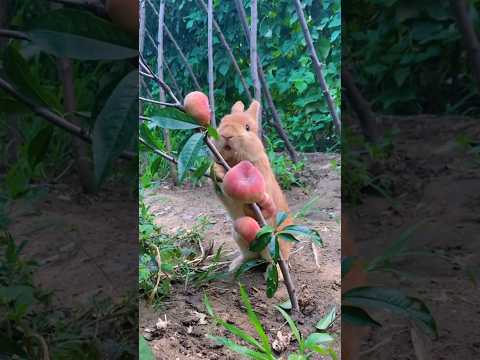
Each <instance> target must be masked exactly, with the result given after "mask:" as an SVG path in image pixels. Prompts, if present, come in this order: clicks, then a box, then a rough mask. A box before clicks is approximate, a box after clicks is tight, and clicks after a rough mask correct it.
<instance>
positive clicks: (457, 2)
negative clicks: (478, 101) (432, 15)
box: [451, 0, 480, 94]
mask: <svg viewBox="0 0 480 360" xmlns="http://www.w3.org/2000/svg"><path fill="white" fill-rule="evenodd" d="M451 4H452V7H453V10H454V13H455V19H456V21H457V27H458V29H459V30H460V33H461V34H462V38H463V43H464V46H465V48H466V49H467V52H468V56H469V58H470V63H471V66H472V70H473V74H474V76H475V79H476V81H477V87H478V91H479V94H480V45H479V42H478V37H477V34H476V33H475V28H474V27H473V20H472V18H471V16H470V14H469V11H468V4H469V2H468V1H466V0H451Z"/></svg>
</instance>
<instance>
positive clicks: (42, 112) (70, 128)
mask: <svg viewBox="0 0 480 360" xmlns="http://www.w3.org/2000/svg"><path fill="white" fill-rule="evenodd" d="M0 88H1V89H3V90H5V92H7V93H8V94H10V95H11V96H13V97H14V98H15V99H17V100H19V101H20V102H22V103H23V104H25V105H26V106H28V107H29V108H30V110H32V111H33V112H34V113H35V114H37V115H38V116H40V117H42V118H44V119H45V120H47V121H49V122H50V123H52V124H53V125H55V126H58V127H60V128H62V129H63V130H65V131H67V132H69V133H70V134H73V135H75V136H77V137H79V138H80V139H82V140H83V141H86V142H88V143H91V142H92V138H91V136H90V134H89V133H88V131H87V130H85V129H83V128H81V127H79V126H76V125H74V124H72V123H71V122H69V121H68V120H66V119H65V118H63V117H61V116H59V115H57V114H56V113H54V112H53V111H51V110H50V109H48V108H46V107H44V106H40V105H37V103H36V102H34V101H33V100H31V99H30V98H28V97H26V96H24V95H22V94H20V93H19V92H18V91H17V90H16V89H15V88H14V87H13V86H12V85H11V84H10V83H9V82H7V81H6V80H4V79H2V78H0ZM120 156H121V157H122V158H124V159H128V160H130V159H134V158H135V157H136V156H137V155H136V154H135V153H133V152H131V151H124V152H123V153H122V154H121V155H120Z"/></svg>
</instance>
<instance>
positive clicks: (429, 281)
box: [350, 116, 480, 360]
mask: <svg viewBox="0 0 480 360" xmlns="http://www.w3.org/2000/svg"><path fill="white" fill-rule="evenodd" d="M383 123H384V126H385V128H392V127H397V128H398V130H399V133H398V135H397V136H396V137H395V147H396V152H395V156H394V159H392V160H391V161H389V162H388V163H387V164H385V167H384V169H383V173H384V174H388V175H389V176H390V177H391V178H392V179H394V184H395V186H394V191H395V194H394V195H395V199H396V201H397V202H398V207H397V209H394V208H393V207H392V205H391V203H390V202H389V201H387V200H386V199H385V198H383V197H380V196H376V195H374V194H370V195H367V196H366V198H365V201H364V203H363V204H361V205H360V206H359V207H357V208H356V209H354V210H353V211H350V212H351V214H352V217H353V219H352V220H353V221H352V223H355V225H354V226H353V232H354V233H355V234H356V238H357V239H356V240H357V241H358V242H359V247H360V251H361V253H362V254H363V255H364V256H365V257H367V258H371V257H372V256H376V255H379V254H381V253H382V252H383V250H384V249H385V248H386V246H387V245H388V244H390V243H391V242H392V241H394V240H395V239H397V238H398V236H399V235H400V234H401V233H402V232H403V231H405V230H406V229H407V228H409V227H410V226H412V225H413V224H416V223H418V222H419V221H421V220H425V224H424V225H423V226H421V227H420V228H418V229H417V231H416V232H415V233H414V235H413V237H412V238H411V240H410V243H409V244H410V249H411V250H412V251H417V250H420V251H427V252H429V253H430V255H433V256H417V257H406V258H404V259H403V260H402V261H400V262H398V263H397V264H396V266H395V269H397V270H400V271H402V272H405V273H408V277H406V278H404V279H400V280H399V279H397V278H395V277H393V276H392V275H388V274H385V273H373V274H371V275H370V276H369V279H370V281H371V282H372V283H373V284H377V285H386V286H393V287H400V288H401V289H404V290H405V291H406V293H407V294H410V295H413V296H416V297H419V298H421V299H423V300H424V301H425V302H426V304H427V305H428V307H429V308H430V309H431V311H432V313H433V316H434V318H435V319H436V322H437V326H438V330H439V338H438V339H437V340H432V339H430V338H429V337H427V336H424V335H423V334H422V333H421V332H419V331H417V330H414V334H413V335H412V332H411V325H410V324H409V322H408V321H406V320H404V319H402V318H399V317H395V316H394V315H386V314H374V317H375V318H377V319H379V320H380V321H381V322H383V324H384V326H383V327H381V328H378V329H375V330H371V331H370V332H369V335H368V337H367V339H366V341H365V343H364V345H363V348H362V352H363V356H362V359H364V360H367V359H368V360H377V359H378V360H380V359H392V360H395V359H438V360H441V359H462V360H463V359H465V360H467V359H480V298H479V295H480V293H479V288H478V285H475V284H474V283H473V282H472V280H471V277H470V276H469V269H470V268H473V269H476V270H475V272H476V276H477V281H478V275H479V272H478V269H479V265H480V235H479V234H480V163H479V162H478V161H479V160H478V159H479V158H478V156H477V163H474V158H473V156H472V155H466V154H464V153H463V152H462V151H460V150H459V149H458V147H456V146H455V139H456V138H457V137H458V136H460V135H462V134H463V135H468V136H469V137H471V138H473V139H476V140H477V142H478V140H479V139H480V123H479V120H478V119H467V118H452V117H449V118H437V117H432V116H422V117H413V118H385V119H383ZM412 339H413V341H412Z"/></svg>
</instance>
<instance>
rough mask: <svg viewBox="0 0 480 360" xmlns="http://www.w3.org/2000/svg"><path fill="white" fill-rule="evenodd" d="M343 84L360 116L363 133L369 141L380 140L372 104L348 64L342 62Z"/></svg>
mask: <svg viewBox="0 0 480 360" xmlns="http://www.w3.org/2000/svg"><path fill="white" fill-rule="evenodd" d="M342 85H343V86H344V87H345V94H346V95H347V97H348V99H349V100H350V103H351V106H352V108H353V110H354V111H355V113H356V114H357V116H358V120H359V121H360V126H361V128H362V132H363V135H364V136H365V139H367V141H370V142H373V143H376V142H377V141H378V129H377V123H376V120H375V115H374V114H373V112H372V109H371V108H370V104H369V103H368V102H367V100H365V98H364V97H363V96H362V94H361V93H360V90H358V88H357V86H356V84H355V81H354V79H353V76H352V75H351V74H350V72H349V71H348V69H347V65H346V64H345V63H344V64H342Z"/></svg>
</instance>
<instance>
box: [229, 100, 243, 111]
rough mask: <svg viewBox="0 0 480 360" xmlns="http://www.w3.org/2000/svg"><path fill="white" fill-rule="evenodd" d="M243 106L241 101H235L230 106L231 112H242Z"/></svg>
mask: <svg viewBox="0 0 480 360" xmlns="http://www.w3.org/2000/svg"><path fill="white" fill-rule="evenodd" d="M244 108H245V105H243V102H241V101H237V102H236V103H235V104H233V106H232V111H231V112H232V114H233V113H237V112H243V109H244Z"/></svg>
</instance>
